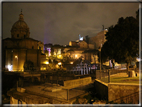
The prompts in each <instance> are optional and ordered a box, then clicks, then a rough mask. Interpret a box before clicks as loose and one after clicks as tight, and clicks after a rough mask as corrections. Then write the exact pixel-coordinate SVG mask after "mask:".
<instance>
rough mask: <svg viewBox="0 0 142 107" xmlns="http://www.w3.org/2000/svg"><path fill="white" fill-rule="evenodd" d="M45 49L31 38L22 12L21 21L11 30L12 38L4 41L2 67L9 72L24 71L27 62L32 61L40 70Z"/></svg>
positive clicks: (40, 43)
mask: <svg viewBox="0 0 142 107" xmlns="http://www.w3.org/2000/svg"><path fill="white" fill-rule="evenodd" d="M43 48H44V45H43V43H42V42H40V41H38V40H35V39H32V38H30V30H29V27H28V25H27V24H26V22H25V21H24V15H23V14H22V11H21V14H20V15H19V20H18V21H16V22H15V23H14V24H13V26H12V28H11V38H6V39H3V40H2V50H3V51H2V58H3V59H2V61H3V62H2V67H3V69H5V68H6V69H8V70H9V71H24V68H23V66H24V63H25V61H29V60H30V61H32V62H33V63H34V67H35V68H37V69H39V68H40V61H41V56H43V55H44V54H43V53H44V51H43V50H44V49H43Z"/></svg>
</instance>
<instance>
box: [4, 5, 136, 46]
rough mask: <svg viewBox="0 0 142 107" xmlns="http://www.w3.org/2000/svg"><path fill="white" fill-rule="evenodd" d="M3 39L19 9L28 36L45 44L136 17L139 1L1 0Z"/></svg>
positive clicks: (63, 43) (75, 36) (64, 41)
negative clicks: (50, 0)
mask: <svg viewBox="0 0 142 107" xmlns="http://www.w3.org/2000/svg"><path fill="white" fill-rule="evenodd" d="M2 6H3V7H2V9H3V10H2V23H3V24H2V27H3V29H2V31H3V38H7V37H11V35H10V29H11V27H12V25H13V24H14V23H15V22H16V21H17V20H18V18H19V14H20V11H21V9H22V10H23V14H24V20H25V22H26V23H27V24H28V26H29V28H30V32H31V34H30V37H32V38H34V39H37V40H40V41H42V42H44V43H53V44H61V45H65V44H68V42H69V41H70V40H76V39H78V35H79V34H81V35H82V36H83V37H85V36H86V35H89V36H90V37H91V36H95V35H96V34H97V33H98V32H100V31H101V30H102V25H104V26H105V27H106V28H107V27H109V26H111V25H114V24H116V23H117V21H118V18H120V17H127V16H134V17H135V16H136V14H135V12H136V11H137V10H138V7H139V4H138V3H3V4H2Z"/></svg>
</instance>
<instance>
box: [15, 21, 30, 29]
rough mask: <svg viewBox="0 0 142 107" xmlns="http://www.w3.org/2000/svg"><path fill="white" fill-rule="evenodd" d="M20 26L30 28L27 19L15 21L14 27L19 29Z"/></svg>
mask: <svg viewBox="0 0 142 107" xmlns="http://www.w3.org/2000/svg"><path fill="white" fill-rule="evenodd" d="M19 28H22V29H29V27H28V25H27V24H26V22H25V21H20V20H18V21H17V22H15V23H14V24H13V26H12V29H19Z"/></svg>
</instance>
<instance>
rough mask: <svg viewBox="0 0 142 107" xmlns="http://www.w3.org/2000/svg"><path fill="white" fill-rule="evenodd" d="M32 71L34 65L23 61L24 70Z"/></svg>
mask: <svg viewBox="0 0 142 107" xmlns="http://www.w3.org/2000/svg"><path fill="white" fill-rule="evenodd" d="M33 69H34V63H33V62H32V61H30V60H28V61H25V63H24V70H33Z"/></svg>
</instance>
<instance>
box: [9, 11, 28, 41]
mask: <svg viewBox="0 0 142 107" xmlns="http://www.w3.org/2000/svg"><path fill="white" fill-rule="evenodd" d="M29 34H30V32H29V27H28V25H27V24H26V22H25V21H24V15H23V14H22V11H21V14H20V15H19V20H18V21H16V22H15V23H14V24H13V26H12V28H11V36H12V38H15V39H22V38H28V37H29Z"/></svg>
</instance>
